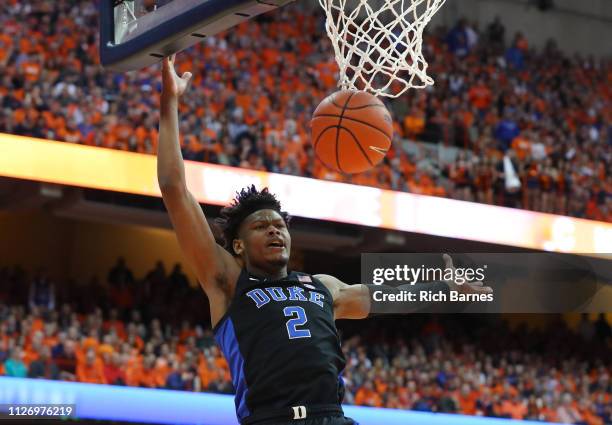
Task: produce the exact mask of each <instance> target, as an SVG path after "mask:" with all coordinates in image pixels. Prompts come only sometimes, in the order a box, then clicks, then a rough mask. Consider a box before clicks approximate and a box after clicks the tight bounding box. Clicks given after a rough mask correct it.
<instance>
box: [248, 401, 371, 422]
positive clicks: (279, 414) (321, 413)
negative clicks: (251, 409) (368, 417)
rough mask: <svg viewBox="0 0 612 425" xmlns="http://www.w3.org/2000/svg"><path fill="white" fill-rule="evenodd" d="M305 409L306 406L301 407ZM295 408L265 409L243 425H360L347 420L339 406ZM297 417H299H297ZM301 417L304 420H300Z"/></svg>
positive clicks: (249, 418) (250, 417)
mask: <svg viewBox="0 0 612 425" xmlns="http://www.w3.org/2000/svg"><path fill="white" fill-rule="evenodd" d="M300 407H301V408H302V409H304V406H300ZM297 408H298V407H297V406H296V407H295V408H280V409H265V410H264V411H262V410H259V411H258V412H257V413H256V414H254V415H251V416H249V417H248V418H245V419H243V420H242V421H241V422H240V423H241V424H242V425H359V424H357V422H355V421H354V420H352V419H349V418H346V417H345V416H344V412H343V411H342V408H341V407H340V406H338V405H329V404H328V405H317V406H309V407H308V408H307V410H304V411H302V410H297V411H296V410H294V409H297ZM296 415H297V417H296ZM299 416H301V417H302V418H304V419H299Z"/></svg>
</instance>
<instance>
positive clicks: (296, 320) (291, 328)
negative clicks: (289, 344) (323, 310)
mask: <svg viewBox="0 0 612 425" xmlns="http://www.w3.org/2000/svg"><path fill="white" fill-rule="evenodd" d="M283 313H284V314H285V317H291V319H289V320H287V333H288V334H289V339H296V338H310V330H308V329H298V328H297V327H298V326H303V325H305V324H306V322H308V318H307V317H306V312H305V311H304V309H303V308H302V307H299V306H296V305H295V306H290V307H285V308H284V309H283Z"/></svg>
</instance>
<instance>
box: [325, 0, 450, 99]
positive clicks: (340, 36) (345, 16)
mask: <svg viewBox="0 0 612 425" xmlns="http://www.w3.org/2000/svg"><path fill="white" fill-rule="evenodd" d="M319 2H320V3H321V6H322V7H323V9H325V12H326V14H327V20H326V29H327V34H328V35H329V37H330V39H331V41H332V43H333V46H334V51H335V55H336V61H337V62H338V66H339V67H340V81H339V86H340V87H341V88H342V89H348V90H363V91H367V92H370V93H372V94H374V95H376V96H387V97H398V96H400V95H401V94H402V93H404V92H405V91H406V90H408V89H409V88H425V87H427V86H430V85H432V84H433V83H434V82H433V80H432V79H431V78H430V77H429V76H428V75H427V62H426V61H425V58H424V57H423V53H422V44H423V30H424V29H425V26H426V25H427V23H428V22H429V21H430V20H431V17H432V16H433V15H434V14H435V13H436V12H437V11H438V10H439V9H440V7H442V5H443V4H444V2H445V0H319Z"/></svg>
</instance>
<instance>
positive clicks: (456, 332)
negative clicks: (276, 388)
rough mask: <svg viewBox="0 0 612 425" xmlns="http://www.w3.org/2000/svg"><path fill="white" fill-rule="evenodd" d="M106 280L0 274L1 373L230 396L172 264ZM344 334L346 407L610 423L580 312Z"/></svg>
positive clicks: (599, 367)
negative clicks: (96, 286)
mask: <svg viewBox="0 0 612 425" xmlns="http://www.w3.org/2000/svg"><path fill="white" fill-rule="evenodd" d="M106 280H107V282H108V283H107V284H105V285H100V290H96V291H92V287H91V286H90V285H76V286H74V285H72V286H70V285H68V286H67V285H66V284H65V283H63V284H56V285H54V284H53V282H52V281H51V279H49V278H48V276H47V275H46V272H45V271H44V270H41V271H39V272H37V273H36V275H35V276H34V277H33V278H32V281H31V284H30V285H29V287H30V289H29V292H27V291H28V289H27V288H28V285H27V283H28V282H29V278H28V276H27V274H26V273H24V272H23V271H22V270H20V269H19V268H8V267H4V268H0V375H8V376H15V377H30V378H46V379H61V380H70V381H80V382H89V383H97V384H113V385H129V386H140V387H148V388H168V389H174V390H185V391H208V392H219V393H231V392H232V391H233V389H232V384H231V379H230V374H229V367H228V364H227V362H226V360H225V359H224V357H223V356H222V354H221V352H220V350H219V349H218V347H217V345H216V343H215V340H214V337H213V334H212V331H211V329H210V326H209V324H207V323H208V319H202V320H197V319H196V317H197V316H194V315H192V316H191V317H190V319H189V320H188V319H187V317H188V316H185V313H184V311H185V304H184V303H186V302H187V300H188V299H189V298H198V299H199V300H200V301H202V302H204V303H205V302H206V298H205V295H204V294H203V292H201V290H199V289H195V288H191V287H190V285H189V281H188V279H187V278H186V276H185V275H184V274H183V273H182V272H181V270H180V267H175V268H174V269H173V271H172V272H171V273H166V271H165V268H164V265H163V263H161V262H158V263H157V264H156V265H155V267H154V268H153V269H152V270H151V271H150V272H149V273H147V274H146V276H144V277H143V278H142V279H136V278H135V277H134V276H133V273H132V272H131V271H130V269H129V267H128V266H127V265H126V264H125V261H123V260H121V259H120V260H119V261H118V262H117V264H116V265H115V266H114V267H113V269H112V270H111V271H110V272H109V274H108V276H107V279H106ZM152 282H155V283H152ZM153 286H159V287H161V288H162V292H164V296H165V297H166V299H168V300H169V301H168V302H167V303H166V304H165V307H164V308H163V309H162V310H160V311H156V310H155V309H154V308H153V309H151V308H150V306H151V305H152V304H155V303H156V301H155V297H156V295H155V292H156V291H155V290H154V291H150V288H151V287H153ZM23 287H25V288H26V289H25V291H24V290H21V292H20V291H19V290H17V288H23ZM144 287H148V288H149V289H147V290H144V289H143V288H144ZM191 290H194V291H198V292H199V294H198V296H197V297H194V294H192V293H187V292H185V291H191ZM105 293H106V297H104V295H105ZM80 294H85V296H81V295H80ZM171 294H174V299H175V300H178V301H179V302H177V303H174V302H172V295H171ZM168 297H170V298H168ZM91 299H93V300H94V301H93V302H91V301H89V302H88V301H87V300H91ZM121 299H123V304H122V303H121V302H119V301H120V300H121ZM105 300H107V301H109V302H110V303H108V304H107V303H105ZM126 300H127V301H126ZM162 311H163V312H164V313H165V314H166V316H165V318H162V316H161V315H159V314H160V313H162ZM204 314H205V315H207V314H208V313H207V312H206V313H204ZM340 330H341V334H342V335H343V350H344V353H345V356H346V358H347V366H346V369H345V372H344V374H343V379H344V382H345V385H346V395H345V402H346V403H349V404H356V405H363V406H376V407H388V408H398V409H412V410H418V411H430V412H446V413H461V414H467V415H481V416H489V417H508V418H514V419H533V420H545V421H551V422H563V423H572V424H586V425H604V424H610V423H612V382H611V380H610V373H611V372H612V364H610V359H612V336H611V332H610V326H609V324H608V323H607V321H606V319H605V317H604V316H603V315H600V317H599V318H598V319H597V321H595V322H592V321H591V320H590V319H589V318H588V317H587V316H586V315H584V316H583V318H582V321H581V322H580V324H579V326H578V327H577V330H570V329H569V328H568V326H567V324H566V322H564V321H563V320H562V319H561V318H558V320H557V321H555V322H554V323H550V324H549V325H548V326H547V327H546V328H544V329H539V330H538V329H537V328H533V329H532V328H528V327H527V326H525V325H520V326H518V327H516V326H515V327H510V326H509V324H508V323H507V322H505V321H503V320H501V319H499V318H494V317H492V316H489V317H484V318H483V317H475V316H469V317H459V318H458V317H457V316H452V317H451V316H441V317H437V316H432V315H413V316H411V317H410V318H405V319H401V318H392V319H391V318H390V319H377V320H376V321H375V322H374V321H348V322H346V321H345V322H344V323H341V324H340Z"/></svg>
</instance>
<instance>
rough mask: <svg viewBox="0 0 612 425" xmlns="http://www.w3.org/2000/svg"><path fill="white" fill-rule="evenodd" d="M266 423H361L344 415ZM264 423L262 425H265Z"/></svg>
mask: <svg viewBox="0 0 612 425" xmlns="http://www.w3.org/2000/svg"><path fill="white" fill-rule="evenodd" d="M264 424H265V425H359V424H358V423H357V422H355V421H354V420H352V419H350V418H347V417H345V416H344V415H334V416H323V417H319V418H307V419H298V420H292V421H281V422H265V423H264ZM264 424H262V425H264Z"/></svg>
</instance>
